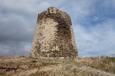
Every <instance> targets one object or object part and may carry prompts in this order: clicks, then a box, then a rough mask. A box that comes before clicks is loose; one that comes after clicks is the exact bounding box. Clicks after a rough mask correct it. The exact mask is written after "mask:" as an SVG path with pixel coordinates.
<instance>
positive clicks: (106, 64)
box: [0, 57, 115, 76]
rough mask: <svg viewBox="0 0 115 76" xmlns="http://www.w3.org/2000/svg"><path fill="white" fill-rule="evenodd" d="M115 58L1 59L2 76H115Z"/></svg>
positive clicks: (0, 75)
mask: <svg viewBox="0 0 115 76" xmlns="http://www.w3.org/2000/svg"><path fill="white" fill-rule="evenodd" d="M114 65H115V58H113V57H96V58H91V57H90V58H78V60H77V59H74V60H73V59H69V58H32V57H0V76H115V66H114Z"/></svg>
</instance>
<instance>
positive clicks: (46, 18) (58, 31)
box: [32, 7, 77, 57]
mask: <svg viewBox="0 0 115 76" xmlns="http://www.w3.org/2000/svg"><path fill="white" fill-rule="evenodd" d="M32 56H33V57H39V56H40V57H76V56H77V48H76V45H75V39H74V36H73V29H72V23H71V19H70V16H69V15H68V14H67V13H66V12H63V11H61V10H59V9H57V8H54V7H50V8H48V9H47V10H46V11H43V12H42V13H40V14H39V15H38V19H37V26H36V32H35V37H34V40H33V45H32Z"/></svg>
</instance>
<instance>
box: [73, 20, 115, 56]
mask: <svg viewBox="0 0 115 76" xmlns="http://www.w3.org/2000/svg"><path fill="white" fill-rule="evenodd" d="M114 24H115V22H114V20H111V19H108V20H107V21H105V22H103V23H101V24H98V25H96V26H93V27H89V28H86V27H84V26H83V25H77V26H74V28H75V29H74V31H75V35H76V40H77V46H78V51H79V54H80V55H89V56H97V55H112V54H115V47H114V45H115V31H114V29H115V26H114ZM96 52H97V53H96ZM92 53H93V54H92Z"/></svg>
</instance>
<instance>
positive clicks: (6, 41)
mask: <svg viewBox="0 0 115 76" xmlns="http://www.w3.org/2000/svg"><path fill="white" fill-rule="evenodd" d="M50 6H54V7H57V8H59V9H61V10H64V11H66V12H67V13H69V14H70V16H71V19H72V23H73V29H74V35H75V39H76V43H77V48H78V52H79V56H101V55H106V56H115V0H0V55H28V54H29V53H30V49H31V43H32V38H33V35H34V29H35V25H36V19H37V14H38V13H40V12H42V11H43V10H46V9H47V8H48V7H50Z"/></svg>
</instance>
